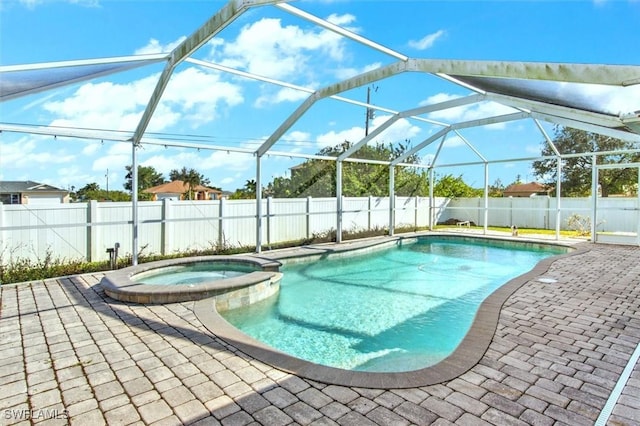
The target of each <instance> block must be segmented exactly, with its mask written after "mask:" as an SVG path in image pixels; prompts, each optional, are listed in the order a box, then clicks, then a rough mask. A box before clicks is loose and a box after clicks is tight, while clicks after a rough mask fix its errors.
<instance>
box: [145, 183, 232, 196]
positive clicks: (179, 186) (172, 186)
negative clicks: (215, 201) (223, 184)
mask: <svg viewBox="0 0 640 426" xmlns="http://www.w3.org/2000/svg"><path fill="white" fill-rule="evenodd" d="M188 190H189V186H188V185H187V184H186V183H185V182H183V181H181V180H174V181H171V182H166V183H163V184H160V185H157V186H153V187H151V188H147V189H145V190H143V191H142V192H146V193H148V194H184V193H185V192H187V191H188ZM191 190H192V191H201V192H213V193H216V194H220V193H221V191H218V190H217V189H213V188H208V187H206V186H203V185H196V186H195V187H193V188H191Z"/></svg>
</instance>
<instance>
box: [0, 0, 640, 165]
mask: <svg viewBox="0 0 640 426" xmlns="http://www.w3.org/2000/svg"><path fill="white" fill-rule="evenodd" d="M269 4H270V5H275V6H276V7H279V8H280V9H281V10H282V11H284V12H287V13H291V14H293V15H295V16H297V17H300V18H302V19H306V20H307V21H310V22H312V23H313V24H315V25H318V26H321V27H323V28H325V29H328V30H330V31H333V32H334V33H337V34H339V35H340V36H342V37H346V38H348V39H351V40H352V41H355V42H357V43H361V44H363V45H365V46H367V47H368V48H370V49H372V50H374V51H376V52H377V53H380V54H384V55H387V56H388V57H390V58H392V59H393V61H394V62H392V63H390V64H387V65H380V66H379V67H378V68H377V69H373V70H371V71H367V72H364V73H362V74H359V75H357V76H355V77H351V78H348V79H345V80H343V81H339V82H336V83H333V84H330V85H328V86H325V87H322V88H320V89H317V90H309V89H307V88H298V87H295V86H293V85H292V84H291V83H289V82H286V81H285V82H282V81H275V80H270V79H266V78H264V77H261V76H258V75H254V74H250V73H248V72H245V71H240V70H234V69H231V68H228V67H222V66H221V65H220V64H214V63H210V62H206V61H202V60H199V59H195V58H193V57H192V55H193V54H194V52H196V51H197V50H198V49H199V48H200V47H202V46H203V45H204V44H205V43H206V42H207V41H209V40H210V39H212V38H213V37H215V36H216V35H217V34H218V33H219V32H220V31H221V30H222V29H224V28H225V27H226V26H227V25H229V24H230V23H231V22H233V21H234V20H235V19H236V18H238V17H239V16H240V15H242V14H244V13H245V12H246V11H247V10H249V9H250V8H254V7H259V6H263V5H269ZM183 61H190V62H191V63H192V64H193V63H195V64H197V65H199V66H204V67H211V68H215V69H218V70H225V71H227V72H231V73H237V74H241V75H242V76H243V77H246V78H253V79H256V80H261V81H267V82H270V83H273V84H278V85H281V86H285V87H291V88H294V89H296V90H304V91H308V92H309V96H308V98H307V99H306V100H305V101H304V102H302V103H301V104H300V105H299V106H298V108H297V109H296V110H295V111H294V112H293V113H292V114H291V115H290V116H289V117H288V118H287V119H286V120H284V121H283V122H281V123H280V124H279V126H277V128H276V129H275V131H274V132H273V133H272V134H271V135H270V137H269V138H268V139H267V140H266V141H265V142H264V143H263V144H262V145H261V146H260V147H259V148H258V149H257V150H256V151H255V154H256V155H257V156H262V155H265V154H267V153H272V152H273V151H272V147H273V145H274V144H275V142H276V141H278V140H279V139H280V138H282V136H283V135H284V134H285V132H286V131H287V130H288V129H290V128H291V127H292V126H293V124H294V123H295V122H296V121H298V120H299V119H300V118H301V117H302V116H304V115H305V114H308V113H312V112H311V111H309V109H310V108H311V106H312V105H313V104H314V103H315V102H317V101H318V100H321V99H323V98H330V97H331V98H334V99H338V100H340V101H344V102H350V103H353V104H357V105H360V106H363V107H366V108H371V109H375V110H382V111H385V112H387V113H392V117H391V118H390V119H389V121H388V122H387V123H385V124H383V125H382V126H381V127H382V128H385V126H386V127H388V126H389V125H391V124H393V122H395V121H396V120H398V119H399V118H402V117H407V118H413V119H417V120H423V121H429V122H431V123H432V124H434V125H437V126H440V127H441V128H442V130H441V131H440V132H438V133H437V135H438V138H439V137H441V136H442V137H444V136H446V134H447V133H449V132H451V131H457V130H458V129H461V128H467V127H474V126H482V125H486V124H492V123H500V122H505V121H510V120H519V119H527V118H529V119H534V120H539V119H540V120H546V121H548V122H551V123H554V124H559V125H563V126H572V127H576V128H579V129H583V130H587V131H593V132H600V133H602V134H606V135H608V136H612V137H618V138H622V139H626V140H630V141H634V142H640V136H639V135H640V124H639V123H640V99H637V102H636V108H632V110H621V109H619V107H620V106H621V105H626V104H625V103H624V102H621V100H626V99H629V97H630V93H631V91H630V88H631V87H634V86H637V85H638V84H640V66H633V65H628V66H627V65H602V64H559V63H531V62H498V61H461V60H445V59H441V60H432V59H420V58H410V57H408V56H406V55H403V54H402V53H401V52H396V51H393V50H391V49H388V48H386V47H384V46H382V45H381V44H379V43H376V42H374V41H372V40H370V39H367V38H365V37H362V36H361V35H358V34H355V33H353V32H352V31H350V30H348V29H346V28H342V27H340V26H338V25H336V24H333V23H331V22H328V21H326V20H323V19H320V18H317V17H315V16H312V15H310V14H308V13H306V12H304V11H302V10H300V9H297V8H295V7H293V6H291V5H289V4H284V3H282V2H277V1H273V0H253V1H249V0H244V1H242V0H232V1H230V2H229V3H227V4H226V5H225V6H223V7H222V8H221V9H220V10H219V11H218V12H217V13H216V14H214V15H213V16H212V17H211V18H209V19H208V20H207V21H206V22H205V23H204V24H203V25H202V26H201V27H200V28H198V29H196V30H195V31H194V32H193V33H192V35H191V36H190V37H188V38H187V39H186V40H184V41H183V42H182V43H180V44H179V45H178V46H177V47H175V49H173V51H171V52H170V53H167V54H157V55H140V56H127V57H120V58H102V59H87V60H80V61H67V62H57V63H41V64H29V65H16V66H2V67H0V101H6V100H8V99H13V98H17V97H21V96H25V95H29V94H33V93H37V92H40V91H43V90H49V89H51V88H55V87H60V86H64V85H68V84H73V83H77V82H79V81H83V80H87V79H92V78H95V77H98V76H104V75H107V74H112V73H117V72H122V71H125V70H130V69H132V68H136V67H141V66H145V65H149V64H152V63H158V62H161V63H164V70H163V72H162V73H161V74H160V75H159V77H158V80H157V83H156V87H155V90H154V92H153V94H152V96H151V98H150V100H149V103H148V104H147V106H146V108H145V111H144V114H143V116H142V118H141V119H140V122H139V123H138V125H137V128H136V129H135V131H134V132H133V133H131V132H129V133H127V134H126V138H125V137H117V139H119V140H121V139H126V140H130V141H132V142H133V143H135V144H139V143H141V142H143V141H144V135H145V133H146V130H147V126H148V123H149V121H150V118H151V117H152V116H153V114H154V113H155V110H156V108H157V106H158V103H159V100H160V98H161V97H162V94H163V92H164V90H165V88H166V86H167V83H168V81H169V79H170V78H171V75H172V73H173V72H174V70H175V69H176V67H177V66H178V65H179V64H181V63H182V62H183ZM405 72H417V73H424V74H428V75H431V76H436V77H437V78H440V79H444V80H446V81H448V82H449V83H451V84H453V85H456V86H459V87H462V88H465V89H467V90H469V91H471V92H472V93H475V94H476V95H472V96H469V97H466V98H462V99H458V100H452V101H446V102H442V103H434V104H431V105H423V106H420V105H416V106H415V107H414V108H411V109H407V110H403V111H395V110H393V109H391V108H387V107H385V106H382V105H370V104H367V103H362V102H357V101H353V100H350V99H346V98H342V97H340V96H341V94H343V93H345V92H348V91H349V90H352V89H355V88H359V87H364V86H367V85H369V84H371V83H375V82H379V81H381V80H384V79H387V78H393V77H394V76H396V75H399V74H402V73H405ZM594 91H597V92H598V93H600V94H601V95H604V98H605V99H607V102H606V103H602V101H597V102H596V101H595V99H596V98H595V97H592V96H590V95H589V94H590V93H593V92H594ZM602 98H603V97H602V96H600V97H598V99H602ZM486 101H492V102H497V103H500V104H503V105H505V106H508V107H510V108H513V114H507V115H497V116H493V117H488V118H485V119H478V120H471V121H466V122H458V123H442V122H436V121H433V120H429V119H427V118H425V114H428V113H430V112H434V111H442V110H446V109H448V108H455V107H458V106H460V105H463V104H464V103H480V102H486ZM276 124H277V123H276ZM1 130H5V131H22V132H27V133H28V132H31V131H33V132H34V133H42V134H46V133H48V134H53V135H55V134H58V133H59V132H60V130H59V129H53V128H52V129H46V128H42V127H40V128H38V129H30V128H29V127H26V126H25V127H21V126H20V125H9V124H6V123H4V124H3V123H0V131H1ZM83 132H84V133H83ZM110 132H111V133H110ZM67 133H68V134H69V135H73V134H74V132H73V131H71V132H69V131H67ZM77 136H79V137H83V138H96V139H110V138H114V135H113V131H109V130H108V129H107V130H104V131H102V132H92V133H91V134H88V133H87V132H86V129H85V130H83V131H80V130H78V132H77ZM371 137H372V135H368V136H366V137H365V138H363V139H362V140H360V141H357V142H356V143H355V144H354V146H353V147H352V149H351V150H350V151H349V152H347V153H345V154H344V155H343V156H341V158H340V159H346V158H348V157H350V156H351V155H352V154H353V153H354V152H355V151H357V149H359V148H360V147H362V146H363V145H364V144H366V143H367V142H368V141H369V140H371ZM436 139H437V138H436V137H430V138H429V139H427V140H425V141H423V142H422V143H420V144H418V145H417V146H416V147H414V150H413V152H411V153H408V154H407V155H411V154H413V153H414V152H417V151H418V150H420V149H422V148H424V147H425V146H426V145H428V144H430V143H432V142H433V141H434V140H436ZM165 143H166V142H165ZM223 149H227V148H223ZM405 157H406V156H405ZM403 160H404V158H399V159H397V161H396V163H399V162H401V161H403Z"/></svg>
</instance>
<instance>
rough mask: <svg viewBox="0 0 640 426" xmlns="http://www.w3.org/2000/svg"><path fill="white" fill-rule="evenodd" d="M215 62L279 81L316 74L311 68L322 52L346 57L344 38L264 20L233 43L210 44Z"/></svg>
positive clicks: (249, 28)
mask: <svg viewBox="0 0 640 426" xmlns="http://www.w3.org/2000/svg"><path fill="white" fill-rule="evenodd" d="M211 46H212V54H213V56H214V60H215V58H216V57H220V58H221V59H222V60H221V63H222V64H223V65H226V66H229V67H232V68H241V69H244V70H246V71H248V72H250V73H254V74H258V75H262V76H267V77H271V78H277V79H287V78H294V77H304V76H308V75H312V74H313V73H314V69H313V67H312V66H311V65H310V62H311V60H312V59H317V57H318V55H319V53H318V52H321V53H323V54H325V55H328V56H329V58H330V59H331V60H333V61H341V60H342V59H343V58H344V41H343V39H342V38H341V37H340V36H338V35H337V34H334V33H332V32H330V31H326V30H322V29H320V30H318V29H312V30H305V29H302V28H300V27H298V26H294V25H288V26H282V23H281V21H280V20H279V19H273V18H265V19H261V20H260V21H257V22H254V23H252V24H249V25H245V26H244V27H243V28H242V29H241V31H240V34H239V35H238V37H237V38H236V39H235V40H234V41H233V42H225V43H224V44H222V45H220V42H219V41H217V42H216V43H213V44H211Z"/></svg>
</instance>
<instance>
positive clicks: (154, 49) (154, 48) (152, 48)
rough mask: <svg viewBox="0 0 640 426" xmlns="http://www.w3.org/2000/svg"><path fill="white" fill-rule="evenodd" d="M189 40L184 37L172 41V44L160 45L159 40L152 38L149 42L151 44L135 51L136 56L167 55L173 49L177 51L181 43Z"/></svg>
mask: <svg viewBox="0 0 640 426" xmlns="http://www.w3.org/2000/svg"><path fill="white" fill-rule="evenodd" d="M186 39H187V37H185V36H182V37H180V38H178V39H177V40H175V41H172V42H170V43H167V44H164V45H163V44H160V42H159V41H158V40H156V39H155V38H152V39H150V40H149V43H147V45H146V46H143V47H141V48H139V49H136V50H135V52H134V53H135V54H136V55H147V54H151V53H167V52H171V51H172V50H173V49H175V48H176V47H177V46H178V45H179V44H180V43H182V42H183V41H185V40H186Z"/></svg>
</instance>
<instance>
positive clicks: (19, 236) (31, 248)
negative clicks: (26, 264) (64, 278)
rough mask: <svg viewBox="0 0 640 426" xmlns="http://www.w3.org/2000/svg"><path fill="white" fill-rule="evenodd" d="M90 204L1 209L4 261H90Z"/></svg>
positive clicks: (0, 238) (4, 207) (18, 206)
mask: <svg viewBox="0 0 640 426" xmlns="http://www.w3.org/2000/svg"><path fill="white" fill-rule="evenodd" d="M87 212H88V210H87V205H86V204H54V205H28V204H14V205H0V216H1V219H0V225H1V226H2V227H3V228H5V227H6V228H13V229H12V230H2V231H0V250H1V251H0V255H1V256H2V260H3V262H4V261H10V260H11V259H12V258H13V259H18V258H20V259H30V260H38V259H43V258H44V257H45V256H46V255H47V253H52V254H53V255H54V256H55V257H57V258H61V259H77V258H86V257H87V247H88V245H89V244H88V239H87V238H88V237H87V235H88V227H87Z"/></svg>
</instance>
